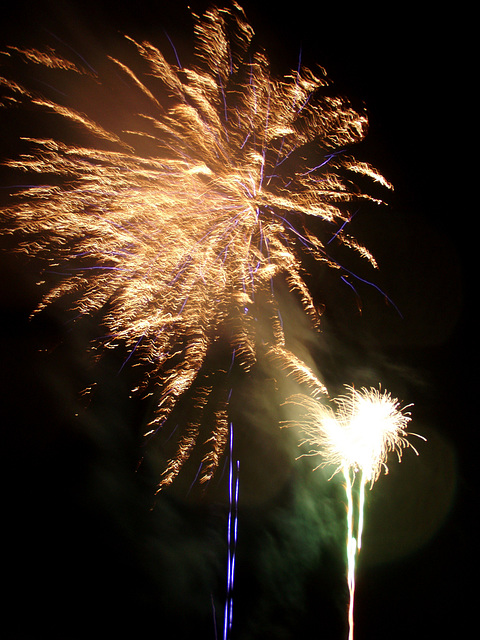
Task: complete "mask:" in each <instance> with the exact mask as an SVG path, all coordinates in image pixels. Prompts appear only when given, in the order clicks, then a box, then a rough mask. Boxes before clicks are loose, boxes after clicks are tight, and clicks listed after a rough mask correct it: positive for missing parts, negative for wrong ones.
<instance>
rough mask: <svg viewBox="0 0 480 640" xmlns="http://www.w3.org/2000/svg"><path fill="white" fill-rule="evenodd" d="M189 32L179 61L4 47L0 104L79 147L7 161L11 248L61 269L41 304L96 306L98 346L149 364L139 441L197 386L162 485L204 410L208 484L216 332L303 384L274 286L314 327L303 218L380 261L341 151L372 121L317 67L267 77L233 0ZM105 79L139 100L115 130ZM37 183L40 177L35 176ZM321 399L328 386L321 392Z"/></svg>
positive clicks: (359, 170)
mask: <svg viewBox="0 0 480 640" xmlns="http://www.w3.org/2000/svg"><path fill="white" fill-rule="evenodd" d="M195 36H196V54H195V55H196V58H195V64H194V65H192V66H191V67H190V68H184V67H181V66H180V64H172V63H170V62H168V61H167V60H166V58H165V57H164V56H163V54H162V53H161V52H160V51H159V50H158V49H157V48H156V47H155V46H153V45H152V44H150V43H148V42H136V41H134V40H133V39H132V38H129V37H126V47H129V48H130V49H129V50H134V52H135V53H134V57H133V58H129V61H128V63H125V62H122V60H121V59H120V57H119V56H118V57H113V56H112V57H109V58H108V60H106V61H105V64H103V63H102V64H101V65H99V66H100V68H101V71H98V72H97V71H94V70H93V69H92V68H91V67H89V66H87V65H86V64H85V63H84V62H83V61H82V60H81V59H80V58H76V57H75V56H74V55H73V54H72V55H71V56H66V55H64V54H62V53H59V52H58V51H54V50H53V49H51V48H48V49H45V50H43V51H40V50H37V49H19V48H17V47H13V46H12V47H9V48H7V49H6V50H5V51H4V52H3V54H2V59H3V61H4V63H5V65H4V66H5V71H4V72H3V76H4V77H3V78H2V79H1V80H0V83H1V84H2V86H3V92H2V103H3V104H4V105H13V106H14V107H15V105H17V106H18V105H22V106H25V105H28V108H29V109H32V108H33V109H36V110H38V111H39V112H40V113H43V114H50V115H51V116H52V117H53V118H54V119H55V118H56V119H57V121H58V123H59V124H58V126H59V129H60V130H61V131H63V132H67V131H70V130H72V131H75V132H76V133H75V135H77V136H78V135H79V136H80V137H81V139H82V143H81V144H77V143H76V142H75V143H72V142H71V137H69V135H67V134H65V135H63V134H59V136H58V137H57V136H55V137H52V136H51V137H40V136H36V137H30V139H29V140H28V141H27V143H28V145H29V150H28V152H27V153H26V154H24V155H22V156H21V157H18V158H16V159H13V160H10V161H9V162H8V163H7V165H8V166H9V167H10V168H11V169H14V170H20V171H24V172H27V173H28V174H29V176H30V177H29V182H30V184H29V186H25V187H24V188H23V189H21V190H20V191H19V192H17V193H16V194H15V196H14V198H13V200H12V204H11V205H9V206H7V207H5V208H4V209H3V211H2V216H3V219H4V224H5V226H6V228H7V229H8V230H9V231H10V232H11V233H14V234H21V235H22V238H21V241H20V242H19V248H20V250H22V251H25V252H27V253H29V254H31V255H38V256H40V257H42V258H44V259H45V261H46V263H47V269H48V270H50V271H57V272H61V273H62V274H63V277H62V279H61V281H60V283H59V284H56V285H54V286H53V287H52V288H51V289H50V291H49V292H48V293H47V295H46V296H45V297H44V299H43V301H42V302H41V304H40V306H39V310H40V309H42V308H44V307H45V306H46V305H48V304H50V303H51V302H52V301H53V300H55V299H57V298H59V297H62V296H68V298H69V299H72V298H73V299H74V301H75V302H74V308H75V309H76V310H77V311H78V312H79V313H80V314H91V313H93V312H95V311H97V310H100V309H104V310H105V313H104V318H103V321H104V325H105V327H106V331H107V337H106V338H105V339H104V341H103V345H104V346H105V347H115V346H116V345H118V344H120V343H121V344H124V345H126V348H127V349H128V351H129V353H130V354H131V355H132V356H133V358H132V362H133V361H135V360H136V361H137V362H139V363H143V364H144V365H145V370H146V371H147V375H146V377H145V380H143V381H142V385H140V386H145V387H148V386H149V385H150V386H151V385H156V386H157V387H158V388H159V389H160V392H161V395H160V399H159V401H158V404H157V406H156V410H155V413H154V415H153V417H152V420H151V422H150V424H149V427H148V433H150V434H153V433H155V432H156V431H157V430H158V429H159V428H160V426H161V425H163V424H164V422H165V421H166V420H167V418H168V417H169V416H170V415H171V414H172V411H173V410H174V409H175V407H176V406H177V404H178V403H179V400H180V399H181V398H183V397H185V394H187V393H190V392H192V391H193V390H195V393H194V395H193V398H192V405H193V406H194V407H195V410H196V414H195V416H194V417H193V418H192V420H191V421H190V423H189V424H186V425H185V426H184V432H183V434H182V435H181V436H180V438H179V442H178V449H177V452H176V454H175V455H173V456H172V457H171V459H170V461H169V462H168V463H167V465H166V468H165V471H164V473H163V476H162V479H161V482H160V486H164V485H167V484H169V483H170V482H171V481H172V480H173V479H174V477H175V476H176V475H177V474H178V472H179V470H180V468H181V467H182V465H183V464H184V462H185V461H186V460H187V459H188V457H189V455H190V453H191V451H192V449H193V448H194V446H195V445H196V443H197V440H198V438H199V433H200V423H201V414H202V411H204V410H205V409H206V407H207V406H208V407H209V410H210V411H211V412H212V415H214V416H215V425H214V427H213V432H212V433H211V437H210V438H209V440H208V442H209V446H208V448H207V449H208V450H207V452H206V453H205V457H204V459H203V465H202V471H201V474H200V480H201V481H203V482H205V481H206V480H208V479H209V478H211V477H212V474H213V473H214V471H215V469H216V467H217V466H218V463H219V460H220V458H221V456H222V454H223V451H224V449H225V445H226V442H227V439H228V422H229V418H228V393H227V392H228V388H227V389H226V392H225V394H224V395H223V396H222V395H221V394H215V397H214V394H213V392H212V390H213V386H214V385H212V384H211V382H209V379H208V375H207V374H206V373H205V368H206V367H205V363H206V358H207V355H208V353H209V350H210V349H211V347H212V345H213V344H214V343H216V342H218V341H219V340H220V339H221V340H222V341H226V342H227V343H228V348H229V351H230V353H231V356H230V357H232V358H234V359H235V363H236V364H238V365H241V366H242V367H243V368H244V369H245V370H248V369H249V368H251V367H252V365H253V364H254V363H255V361H256V359H257V358H258V356H259V350H260V349H262V355H263V356H265V357H271V358H274V359H277V360H279V361H280V363H282V364H283V365H284V366H286V367H287V368H288V370H289V372H291V373H293V374H294V375H295V376H296V377H297V378H298V379H299V380H301V381H302V380H303V381H307V382H308V381H310V380H314V378H315V377H314V375H313V372H312V371H311V370H310V369H309V368H308V366H307V365H306V364H305V363H304V362H302V361H301V360H300V359H299V358H298V357H296V356H295V355H294V354H293V353H291V351H290V349H289V347H288V345H287V344H286V340H285V334H284V330H283V326H282V321H281V316H280V313H279V309H278V303H277V301H276V299H275V295H274V288H273V284H272V283H273V279H274V278H283V279H284V280H285V281H286V282H287V283H288V286H289V288H290V290H291V291H292V292H295V293H296V294H297V295H298V296H299V298H300V300H301V302H302V305H303V308H304V310H305V312H306V313H307V314H308V315H309V316H310V318H311V319H312V322H313V323H314V325H316V323H317V322H318V313H317V310H316V307H315V303H314V300H313V298H312V295H311V293H310V291H309V289H308V286H307V284H306V282H305V279H304V277H303V275H302V266H301V258H302V255H304V254H305V253H306V254H309V255H310V256H311V258H313V259H314V260H315V261H317V262H319V263H323V264H326V265H329V266H330V267H332V268H335V269H339V268H340V267H339V265H338V264H337V263H336V262H335V261H334V260H333V259H331V258H330V257H329V255H328V253H327V251H326V245H325V243H324V242H323V241H321V239H320V238H319V237H318V236H317V235H316V234H314V233H313V232H312V231H309V228H308V223H309V221H311V220H313V219H316V220H319V221H321V222H322V223H324V224H325V226H326V229H327V231H328V234H329V237H332V236H333V235H334V236H335V239H336V242H337V243H341V244H343V245H345V246H347V247H349V248H351V249H353V250H354V251H356V252H358V253H359V254H360V255H361V256H363V257H364V258H365V259H367V260H368V261H370V263H371V264H372V265H373V266H375V261H374V259H373V257H372V256H371V255H370V253H369V252H368V251H367V250H366V249H365V248H364V247H363V246H361V245H360V244H359V243H357V242H356V240H355V239H354V238H353V237H351V236H350V235H349V234H348V233H347V230H346V223H347V221H348V220H349V216H350V214H351V210H349V204H351V203H352V202H358V201H359V200H365V199H370V200H374V198H372V197H371V196H369V195H368V194H365V193H364V192H362V190H361V189H360V188H359V187H358V186H356V185H355V177H356V176H359V175H360V176H367V177H369V178H371V179H373V180H375V181H379V182H381V183H382V184H383V185H384V186H388V184H387V183H386V182H385V180H384V179H383V178H382V177H381V176H380V175H379V174H378V173H377V172H376V171H375V170H374V169H373V168H372V167H371V166H370V165H368V164H366V163H363V162H357V161H355V160H354V159H353V158H352V157H351V156H350V155H349V154H348V149H349V147H350V146H351V145H352V144H353V143H356V142H358V141H360V140H361V139H362V138H363V136H364V134H365V130H366V124H367V119H366V116H365V115H363V114H359V113H357V112H356V111H355V110H354V109H353V108H352V107H351V106H350V104H349V103H348V101H346V100H345V99H343V98H340V97H338V96H335V95H332V91H331V88H330V84H329V81H328V80H327V77H326V75H325V73H324V72H323V70H321V69H320V70H319V71H318V72H317V73H313V72H312V71H310V70H308V69H305V68H300V67H299V68H298V70H296V71H292V72H291V73H290V74H288V75H286V76H285V77H281V78H276V77H273V76H272V73H271V70H270V67H269V62H268V59H267V57H266V55H265V54H264V53H263V52H261V51H259V50H256V49H255V48H254V46H253V38H254V32H253V30H252V28H251V26H250V25H249V24H248V22H247V20H246V18H245V15H244V12H243V10H242V9H241V8H240V7H239V6H238V5H236V4H235V3H234V4H233V6H232V8H231V9H218V8H213V9H211V10H209V11H207V12H206V13H205V15H204V16H203V17H198V16H195ZM13 59H20V60H21V61H22V63H24V64H26V65H29V66H31V67H32V69H34V70H35V72H36V73H38V74H45V73H55V74H57V75H56V78H57V83H58V82H59V80H58V78H59V77H60V76H59V75H58V74H61V78H62V79H63V81H64V82H65V86H68V91H66V92H65V93H68V94H69V96H70V97H71V96H72V95H74V94H75V90H74V89H73V88H72V87H75V83H78V85H79V86H80V85H81V83H85V82H88V83H90V85H92V86H93V87H94V88H95V90H96V92H97V95H98V98H97V99H96V101H95V103H94V104H95V108H94V109H92V112H94V113H93V114H91V115H86V114H85V113H84V112H83V111H80V109H78V110H77V108H76V107H75V106H72V104H71V103H69V101H68V100H63V99H52V98H49V97H47V95H48V92H47V91H45V92H43V93H39V92H38V91H36V90H32V89H30V88H29V87H28V86H26V85H25V83H23V84H20V83H19V82H18V81H17V80H16V79H15V77H13V78H12V77H9V76H8V63H9V62H10V61H12V60H13ZM130 59H133V60H134V63H133V64H132V63H131V62H130ZM42 77H43V75H42ZM112 78H115V79H116V81H117V82H118V86H119V92H121V91H123V89H121V87H127V91H128V102H129V104H137V107H136V112H132V113H131V122H130V124H129V125H128V126H125V125H124V122H123V121H122V120H121V118H116V117H115V114H114V113H113V114H110V113H109V114H102V113H101V111H102V91H106V87H107V86H108V87H109V88H110V89H111V87H112ZM57 86H58V85H57ZM77 92H78V93H79V91H77ZM99 113H100V116H98V114H99ZM105 121H107V123H106V124H105V123H104V122H105ZM312 149H314V152H313V151H312ZM35 175H38V176H41V178H40V180H38V184H32V182H33V181H34V179H33V178H32V176H33V177H34V176H35ZM349 211H350V213H349ZM317 226H318V225H317ZM260 316H261V318H262V319H263V320H262V321H260ZM265 320H266V321H265ZM227 386H228V385H227ZM316 391H317V392H318V393H321V392H323V389H322V388H321V385H320V386H318V385H317V387H316ZM212 403H213V404H214V408H213V410H212Z"/></svg>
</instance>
